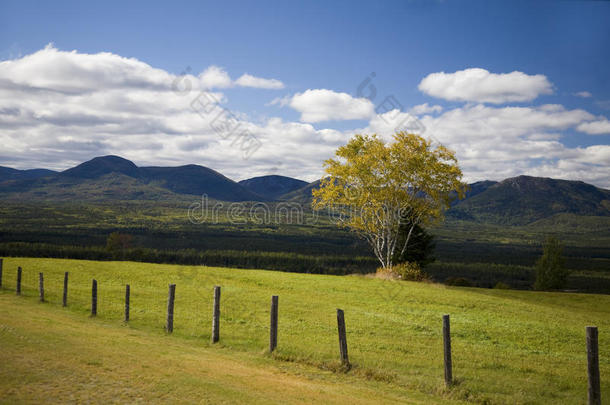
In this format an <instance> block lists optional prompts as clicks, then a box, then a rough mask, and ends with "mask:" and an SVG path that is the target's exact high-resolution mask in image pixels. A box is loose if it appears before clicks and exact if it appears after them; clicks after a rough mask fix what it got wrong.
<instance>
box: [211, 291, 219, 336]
mask: <svg viewBox="0 0 610 405" xmlns="http://www.w3.org/2000/svg"><path fill="white" fill-rule="evenodd" d="M219 340H220V286H215V287H214V313H213V315H212V343H218V341H219Z"/></svg>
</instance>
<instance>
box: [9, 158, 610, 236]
mask: <svg viewBox="0 0 610 405" xmlns="http://www.w3.org/2000/svg"><path fill="white" fill-rule="evenodd" d="M318 185H319V181H315V182H312V183H307V182H305V181H302V180H298V179H294V178H291V177H286V176H278V175H270V176H260V177H254V178H251V179H247V180H242V181H240V182H235V181H233V180H231V179H229V178H227V177H225V176H223V175H222V174H220V173H218V172H216V171H214V170H212V169H209V168H207V167H204V166H199V165H186V166H178V167H138V166H136V165H135V164H134V163H133V162H131V161H129V160H127V159H123V158H121V157H119V156H102V157H96V158H94V159H92V160H89V161H87V162H84V163H81V164H79V165H78V166H75V167H73V168H70V169H67V170H64V171H61V172H57V171H52V170H47V169H31V170H17V169H12V168H8V167H1V166H0V199H4V200H13V201H14V200H17V201H28V202H31V201H71V200H79V201H114V200H148V201H151V200H153V201H161V200H188V201H190V200H192V198H193V196H201V195H202V194H206V195H207V196H208V197H209V198H211V199H216V200H222V201H263V202H269V201H292V202H299V203H304V204H307V203H309V202H310V201H311V190H312V189H314V188H316V187H317V186H318ZM564 213H569V214H575V215H585V216H610V191H609V190H605V189H601V188H598V187H595V186H593V185H590V184H587V183H584V182H582V181H570V180H558V179H550V178H541V177H531V176H518V177H513V178H509V179H505V180H503V181H500V182H497V181H491V180H486V181H480V182H476V183H473V184H470V190H469V192H468V194H467V196H466V198H464V199H463V200H461V201H458V202H456V203H454V205H453V206H452V208H451V209H450V210H449V211H448V213H447V215H448V216H450V217H453V218H457V219H462V220H468V221H475V222H491V223H499V224H511V225H520V224H528V223H531V222H534V221H538V220H541V219H545V218H549V217H552V216H554V215H557V214H564Z"/></svg>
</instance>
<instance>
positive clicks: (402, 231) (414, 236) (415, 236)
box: [392, 220, 436, 269]
mask: <svg viewBox="0 0 610 405" xmlns="http://www.w3.org/2000/svg"><path fill="white" fill-rule="evenodd" d="M410 229H411V224H410V223H409V222H407V221H406V220H405V221H404V222H402V223H401V224H400V227H399V229H398V240H397V242H396V245H397V246H403V245H404V243H405V241H406V240H407V238H409V244H408V246H407V248H406V249H405V250H404V251H402V250H401V251H399V250H398V249H396V250H395V251H394V256H392V266H395V265H397V264H399V263H406V262H413V263H417V264H418V266H419V267H420V268H422V269H423V268H425V267H426V266H427V265H428V264H430V263H433V262H434V261H435V260H436V259H435V258H434V256H433V255H434V248H435V246H436V243H435V242H434V235H431V234H430V233H428V231H426V229H425V228H423V227H422V226H421V225H419V224H417V225H415V227H414V228H413V231H412V232H411V236H409V232H410Z"/></svg>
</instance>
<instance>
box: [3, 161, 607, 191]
mask: <svg viewBox="0 0 610 405" xmlns="http://www.w3.org/2000/svg"><path fill="white" fill-rule="evenodd" d="M108 157H118V158H120V159H123V160H127V161H129V162H131V163H133V164H135V165H136V167H138V168H146V167H166V168H177V167H184V166H199V167H203V168H207V169H211V170H213V171H215V172H216V173H218V174H220V175H222V176H224V177H226V178H228V179H229V180H231V181H233V182H235V183H239V182H241V181H244V180H252V179H256V178H260V177H270V176H278V177H285V178H289V179H294V180H299V181H304V182H306V183H308V184H311V183H313V182H316V181H317V180H319V179H316V180H313V181H307V180H303V179H301V178H298V177H292V176H284V175H281V174H263V175H260V176H253V177H245V178H243V179H237V180H236V179H233V178H231V177H228V176H226V175H225V174H224V173H222V172H221V171H220V170H217V169H215V168H213V167H208V166H203V165H200V164H196V163H187V164H184V165H179V166H159V165H146V166H142V165H138V164H136V163H135V162H133V161H131V160H129V159H126V158H124V157H123V156H119V155H104V156H95V157H93V158H91V159H88V160H86V161H84V162H81V163H79V164H77V165H75V166H70V167H67V168H66V169H63V170H54V171H55V172H56V173H62V172H64V171H66V170H69V169H72V168H74V167H77V166H79V165H81V164H83V163H87V162H90V161H92V160H94V159H98V158H108ZM0 167H5V168H9V169H14V168H13V167H8V166H0ZM17 170H53V169H48V168H46V167H34V168H31V169H17ZM518 177H531V178H539V179H549V180H560V181H576V182H581V183H585V184H590V185H592V186H595V187H597V188H600V189H603V190H608V191H610V188H606V187H599V186H596V185H595V184H591V183H587V182H585V181H583V180H570V179H561V178H556V177H545V176H530V175H527V174H518V175H516V176H512V177H506V178H503V179H499V180H494V179H483V180H476V181H473V182H469V183H468V184H469V185H470V184H476V183H480V182H486V181H493V182H496V183H500V182H503V181H505V180H510V179H514V178H518Z"/></svg>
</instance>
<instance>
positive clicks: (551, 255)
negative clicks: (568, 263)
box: [534, 236, 570, 290]
mask: <svg viewBox="0 0 610 405" xmlns="http://www.w3.org/2000/svg"><path fill="white" fill-rule="evenodd" d="M564 263H565V260H564V258H563V246H562V244H561V242H560V241H559V240H558V239H557V238H554V237H552V236H551V237H548V238H547V239H546V241H545V243H544V246H543V250H542V257H540V259H538V261H537V262H536V282H535V283H534V289H535V290H556V289H560V288H564V287H565V285H566V282H567V281H568V276H569V275H570V271H569V270H568V269H566V268H565V267H564Z"/></svg>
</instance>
